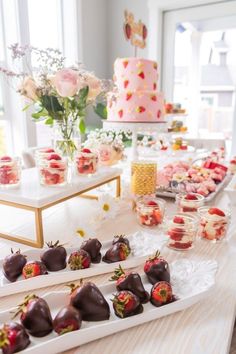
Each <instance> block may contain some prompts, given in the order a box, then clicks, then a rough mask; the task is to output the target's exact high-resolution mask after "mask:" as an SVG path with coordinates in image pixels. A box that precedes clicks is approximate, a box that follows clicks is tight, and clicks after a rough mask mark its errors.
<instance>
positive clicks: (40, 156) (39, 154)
mask: <svg viewBox="0 0 236 354" xmlns="http://www.w3.org/2000/svg"><path fill="white" fill-rule="evenodd" d="M53 153H56V151H55V150H54V149H53V148H51V147H47V148H41V149H37V150H36V151H35V154H34V155H35V161H36V164H38V162H39V161H40V160H47V158H48V156H50V155H51V154H53Z"/></svg>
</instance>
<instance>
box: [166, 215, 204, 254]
mask: <svg viewBox="0 0 236 354" xmlns="http://www.w3.org/2000/svg"><path fill="white" fill-rule="evenodd" d="M197 228H198V219H197V218H196V217H194V216H193V215H190V214H187V213H177V214H175V215H174V217H173V218H172V219H171V220H169V221H168V223H167V235H168V236H169V240H168V244H167V245H168V247H169V248H171V249H174V250H177V251H187V250H189V249H192V248H193V247H194V241H195V238H196V234H197Z"/></svg>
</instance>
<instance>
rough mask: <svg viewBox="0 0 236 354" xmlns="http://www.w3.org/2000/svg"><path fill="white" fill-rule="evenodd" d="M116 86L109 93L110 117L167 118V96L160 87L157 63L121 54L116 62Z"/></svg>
mask: <svg viewBox="0 0 236 354" xmlns="http://www.w3.org/2000/svg"><path fill="white" fill-rule="evenodd" d="M114 72H115V74H114V81H115V84H116V90H115V91H113V92H110V93H109V94H108V100H107V113H108V116H107V119H108V120H109V121H120V122H160V121H163V120H164V97H163V94H162V93H160V92H158V91H157V79H158V73H157V63H156V62H155V61H152V60H147V59H139V58H118V59H116V61H115V63H114Z"/></svg>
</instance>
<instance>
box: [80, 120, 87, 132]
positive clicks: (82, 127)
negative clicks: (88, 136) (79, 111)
mask: <svg viewBox="0 0 236 354" xmlns="http://www.w3.org/2000/svg"><path fill="white" fill-rule="evenodd" d="M79 130H80V132H81V133H82V134H84V133H85V131H86V125H85V122H84V120H83V119H80V122H79Z"/></svg>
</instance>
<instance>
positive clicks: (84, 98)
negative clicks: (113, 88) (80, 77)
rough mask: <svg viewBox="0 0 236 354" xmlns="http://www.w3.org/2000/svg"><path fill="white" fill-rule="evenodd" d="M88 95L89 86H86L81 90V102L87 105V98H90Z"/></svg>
mask: <svg viewBox="0 0 236 354" xmlns="http://www.w3.org/2000/svg"><path fill="white" fill-rule="evenodd" d="M88 93H89V87H88V86H85V87H83V88H82V89H80V90H79V101H80V102H85V103H86V101H87V98H88Z"/></svg>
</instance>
